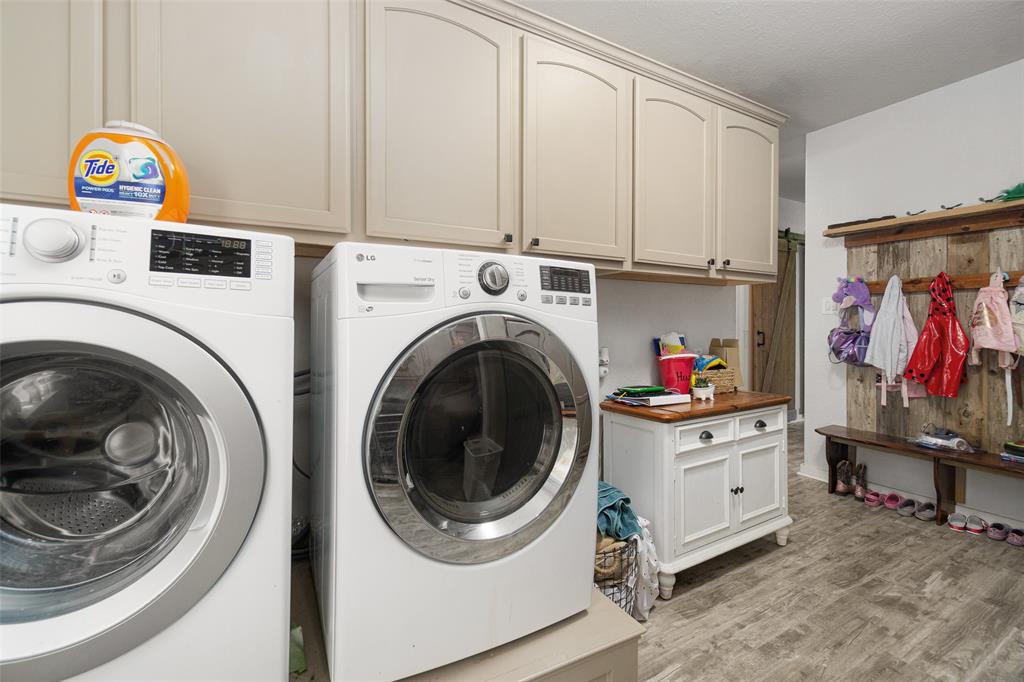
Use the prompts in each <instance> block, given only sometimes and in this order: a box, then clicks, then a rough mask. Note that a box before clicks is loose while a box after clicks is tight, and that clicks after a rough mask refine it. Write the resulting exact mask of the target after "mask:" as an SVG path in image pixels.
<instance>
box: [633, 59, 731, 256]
mask: <svg viewBox="0 0 1024 682" xmlns="http://www.w3.org/2000/svg"><path fill="white" fill-rule="evenodd" d="M716 109H717V107H716V105H714V104H712V103H711V102H708V101H707V100H703V99H701V98H699V97H696V96H694V95H691V94H688V93H685V92H683V91H681V90H677V89H675V88H672V87H669V86H667V85H663V84H661V83H658V82H656V81H653V80H650V79H648V78H642V77H638V78H637V79H636V125H635V128H634V135H635V144H634V148H635V149H634V153H635V164H636V189H635V192H634V197H635V199H634V200H635V201H636V212H635V215H636V218H635V222H634V225H633V249H634V251H633V260H635V261H639V262H644V263H659V264H663V265H687V266H692V267H699V268H707V267H709V266H710V260H711V259H712V258H714V255H713V254H714V248H715V244H714V235H715V221H714V215H715V155H716V153H717V149H716V147H715V138H716V133H717V128H716V124H715V113H716Z"/></svg>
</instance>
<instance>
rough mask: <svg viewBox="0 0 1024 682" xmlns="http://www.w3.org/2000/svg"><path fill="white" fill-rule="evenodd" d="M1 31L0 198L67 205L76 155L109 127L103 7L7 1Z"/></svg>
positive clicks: (94, 0) (0, 5) (1, 8)
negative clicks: (92, 134) (91, 134)
mask: <svg viewBox="0 0 1024 682" xmlns="http://www.w3.org/2000/svg"><path fill="white" fill-rule="evenodd" d="M0 32H2V35H0V40H2V42H0V83H2V89H3V97H2V98H0V121H2V122H0V169H2V175H0V196H2V197H3V198H4V199H15V200H21V201H32V202H43V203H57V204H61V205H63V206H65V207H66V206H67V204H68V164H69V163H70V159H71V152H72V151H73V150H74V147H75V145H76V144H78V140H79V139H80V138H81V137H82V135H84V134H85V133H86V132H87V131H89V130H91V129H92V128H98V127H100V126H102V125H103V6H102V4H101V3H100V2H99V0H86V1H84V2H75V1H72V0H66V1H65V2H56V1H54V2H40V1H39V0H4V1H3V2H0Z"/></svg>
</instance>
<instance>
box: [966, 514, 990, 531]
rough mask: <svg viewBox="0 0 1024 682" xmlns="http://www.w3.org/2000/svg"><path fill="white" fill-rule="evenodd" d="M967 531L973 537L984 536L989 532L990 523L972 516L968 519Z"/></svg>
mask: <svg viewBox="0 0 1024 682" xmlns="http://www.w3.org/2000/svg"><path fill="white" fill-rule="evenodd" d="M965 530H966V531H967V532H968V533H970V534H971V535H984V534H985V531H987V530H988V521H986V520H985V519H983V518H981V517H980V516H975V515H974V514H971V515H970V516H968V517H967V526H966V528H965Z"/></svg>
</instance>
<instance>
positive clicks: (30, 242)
mask: <svg viewBox="0 0 1024 682" xmlns="http://www.w3.org/2000/svg"><path fill="white" fill-rule="evenodd" d="M82 244H83V242H82V235H81V234H79V232H78V230H76V229H75V226H74V225H72V224H71V223H69V222H67V221H66V220H58V219H57V218H40V219H38V220H33V221H32V222H31V223H29V224H28V226H27V227H26V228H25V248H26V249H27V250H28V252H29V253H31V254H32V255H33V256H35V257H36V258H38V259H39V260H41V261H46V262H48V263H61V262H63V261H67V260H71V259H72V258H74V257H75V256H77V255H78V253H79V252H80V251H81V250H82Z"/></svg>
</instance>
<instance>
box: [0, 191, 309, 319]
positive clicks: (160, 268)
mask: <svg viewBox="0 0 1024 682" xmlns="http://www.w3.org/2000/svg"><path fill="white" fill-rule="evenodd" d="M293 254H294V242H293V241H292V240H291V239H290V238H288V237H280V236H277V235H270V234H260V233H256V232H250V231H242V230H235V229H229V228H221V227H209V226H202V225H191V224H185V223H169V222H162V221H153V220H142V219H139V218H128V217H123V216H111V215H98V214H90V213H83V212H77V211H66V210H59V209H49V208H39V207H33V206H15V205H9V204H0V281H2V282H4V283H9V284H12V285H13V284H42V285H74V286H76V287H92V288H100V289H107V290H111V291H118V292H124V293H133V294H137V295H141V296H149V297H154V298H160V299H166V300H171V301H182V302H189V303H195V302H196V301H201V302H202V303H203V304H209V305H211V306H212V307H218V306H221V305H223V306H225V307H226V308H227V309H231V310H236V309H239V307H240V308H241V309H242V310H250V309H251V310H267V311H277V310H282V311H283V310H286V309H287V310H290V309H291V305H292V304H291V295H290V293H288V292H290V289H291V286H292V279H293V267H294V265H293V261H294V256H293ZM278 290H280V291H278ZM218 291H222V292H224V293H223V294H216V295H215V294H214V292H218ZM239 292H254V294H255V293H257V292H260V296H255V295H244V294H240V293H239ZM211 295H215V297H214V298H210V297H209V296H211ZM197 296H199V297H201V298H197ZM220 296H223V297H224V298H223V299H221V298H220ZM264 296H267V297H269V299H272V302H270V303H269V305H268V304H267V299H265V298H263V297H264ZM243 299H244V302H243ZM268 314H272V313H269V312H268Z"/></svg>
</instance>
